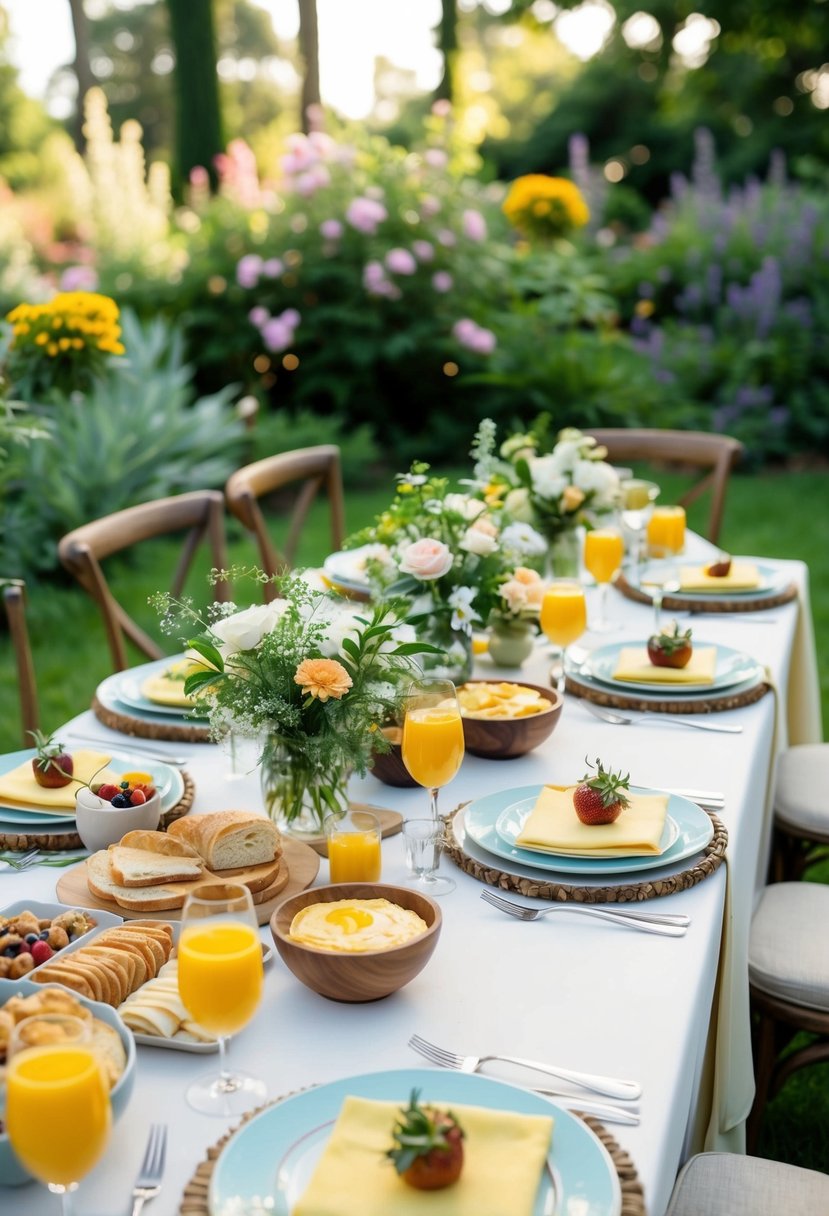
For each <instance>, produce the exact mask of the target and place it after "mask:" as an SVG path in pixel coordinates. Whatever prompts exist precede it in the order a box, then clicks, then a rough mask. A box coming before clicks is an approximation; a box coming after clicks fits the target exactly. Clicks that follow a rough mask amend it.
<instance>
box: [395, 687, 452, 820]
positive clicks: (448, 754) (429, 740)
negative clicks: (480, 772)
mask: <svg viewBox="0 0 829 1216" xmlns="http://www.w3.org/2000/svg"><path fill="white" fill-rule="evenodd" d="M463 752H464V743H463V722H462V720H461V707H460V705H459V704H458V694H457V692H456V691H455V685H454V684H453V683H452V681H451V680H436V679H435V680H430V679H424V680H419V681H418V682H417V683H416V684H413V685H412V687H411V688H410V690H409V692H408V693H407V695H406V699H405V705H404V718H403V743H402V750H401V755H402V757H403V763H404V764H405V766H406V768H407V770H408V772H409V774H410V776H412V777H414V779H415V781H416V782H417V783H418V785H423V786H425V787H426V789H427V790H428V791H429V799H430V806H431V812H432V818H433V819H434V820H435V821H437V820H438V819H439V815H438V790H439V789H441V788H442V787H443V786H444V785H448V783H449V782H450V781H451V780H452V778H453V777H454V776H455V774H456V773H457V771H458V769H459V768H460V766H461V761H462V760H463Z"/></svg>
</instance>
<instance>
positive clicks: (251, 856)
mask: <svg viewBox="0 0 829 1216" xmlns="http://www.w3.org/2000/svg"><path fill="white" fill-rule="evenodd" d="M167 834H168V835H169V836H172V837H175V839H176V840H185V841H187V843H188V844H192V845H193V846H194V847H195V848H196V849H198V851H199V853H200V854H201V856H202V857H203V858H204V860H205V861H206V862H207V865H208V867H209V868H210V869H211V870H230V869H240V868H247V867H248V866H255V865H259V864H261V863H262V862H268V861H276V860H277V858H279V857H280V856H281V853H282V839H281V837H280V835H279V830H278V829H277V827H276V826H275V824H273V823H271V821H270V819H265V818H264V817H263V816H262V815H253V814H251V813H250V812H249V811H215V812H213V814H210V815H186V816H185V817H184V818H183V819H177V820H176V821H175V822H174V823H171V824H170V826H169V828H168V830H167Z"/></svg>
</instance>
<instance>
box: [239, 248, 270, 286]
mask: <svg viewBox="0 0 829 1216" xmlns="http://www.w3.org/2000/svg"><path fill="white" fill-rule="evenodd" d="M263 266H264V262H263V261H262V258H261V257H260V256H259V254H258V253H246V254H245V256H244V257H243V258H240V259H239V261H238V262H237V264H236V282H237V283H238V284H239V286H240V287H246V288H251V287H256V286H257V285H258V283H259V276H260V275H261V274H262V267H263Z"/></svg>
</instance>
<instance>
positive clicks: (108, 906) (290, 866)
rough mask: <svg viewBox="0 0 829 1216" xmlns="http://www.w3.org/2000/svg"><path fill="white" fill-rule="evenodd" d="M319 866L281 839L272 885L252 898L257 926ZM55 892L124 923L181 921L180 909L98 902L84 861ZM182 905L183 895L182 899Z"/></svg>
mask: <svg viewBox="0 0 829 1216" xmlns="http://www.w3.org/2000/svg"><path fill="white" fill-rule="evenodd" d="M319 866H320V859H319V856H318V855H317V853H315V852H314V850H313V849H312V848H309V846H308V845H307V844H302V843H301V842H300V841H298V840H292V839H291V838H290V837H289V836H283V837H282V865H281V866H280V868H279V873H278V874H277V877H276V880H275V882H272V883H271V885H270V886H269V887H266V888H265V890H263V891H257V892H255V893H254V895H253V903H254V907H255V909H256V918H257V920H258V921H259V924H260V925H266V924H267V923H268V921H269V920H270V917H271V913H272V912H273V910H274V908H275V907H276V906H277V904H279V903H281V902H282V900H283V899H286V898H287V897H288V896H289V895H296V893H297V892H298V891H304V890H305V888H306V887H310V885H311V883H312V882H313V881H314V879H315V878H316V876H317V873H318V872H319ZM210 877H211V875H210V874H208V873H206V874H205V881H208V880H209V878H210ZM216 877H218V878H221V877H222V875H221V874H218V875H216ZM55 892H56V894H57V897H58V899H59V900H60V902H61V903H63V904H70V905H71V906H72V907H75V908H100V910H101V911H102V912H114V913H115V915H116V916H122V917H123V918H124V920H142V919H144V920H146V919H147V918H148V917H149V918H151V919H156V920H180V919H181V909H180V908H173V909H170V908H165V909H164V911H163V912H147V911H145V910H142V909H140V908H134V909H131V908H122V907H121V905H120V904H116V903H115V901H114V900H109V899H99V898H98V896H97V895H93V894H92V892H91V891H90V889H89V886H88V885H87V881H86V862H85V861H82V862H81V863H80V864H79V865H77V866H73V867H72V868H71V869H70V870H65V871H64V873H63V874H61V876H60V878H59V879H58V882H57V886H56V887H55ZM183 903H184V896H182V904H183Z"/></svg>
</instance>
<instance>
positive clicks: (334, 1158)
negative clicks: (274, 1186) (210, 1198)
mask: <svg viewBox="0 0 829 1216" xmlns="http://www.w3.org/2000/svg"><path fill="white" fill-rule="evenodd" d="M408 1097H409V1095H408V1094H406V1095H405V1096H404V1095H401V1101H400V1102H399V1103H394V1102H372V1101H369V1100H368V1099H367V1098H354V1097H348V1098H346V1099H345V1101H344V1102H343V1105H342V1109H341V1111H340V1115H339V1118H338V1119H337V1122H336V1123H335V1125H334V1130H333V1131H332V1133H331V1137H330V1139H329V1141H328V1144H327V1145H326V1147H325V1151H324V1152H323V1154H322V1157H321V1158H320V1160H319V1162H318V1163H317V1167H316V1169H315V1170H314V1173H313V1176H312V1178H311V1181H310V1182H309V1184H308V1186H307V1188H306V1190H305V1194H304V1195H303V1196H302V1198H301V1199H300V1200H299V1203H297V1204H296V1206H295V1207H294V1208H293V1210H292V1213H291V1216H426V1214H427V1213H431V1214H432V1216H438V1213H439V1216H506V1214H507V1213H509V1216H532V1211H533V1206H534V1203H535V1196H536V1193H537V1191H538V1186H539V1182H540V1181H541V1174H542V1170H543V1168H544V1160H545V1158H546V1156H547V1153H548V1151H549V1147H550V1136H551V1134H552V1129H553V1120H552V1118H549V1117H548V1116H546V1115H519V1114H515V1113H514V1112H511V1111H497V1110H485V1109H483V1108H481V1107H478V1106H458V1105H456V1104H455V1103H454V1102H453V1103H452V1104H451V1109H452V1111H453V1113H454V1114H456V1115H457V1117H458V1122H459V1123H460V1125H461V1127H462V1128H463V1129H464V1132H465V1133H466V1135H465V1138H464V1166H463V1173H462V1174H461V1176H460V1178H459V1179H458V1181H457V1182H456V1183H454V1184H453V1185H452V1186H449V1187H446V1188H445V1189H444V1190H442V1191H416V1190H414V1189H413V1188H412V1187H410V1186H409V1185H408V1183H406V1182H404V1181H403V1179H402V1178H400V1177H399V1176H398V1174H397V1172H396V1170H395V1168H394V1165H393V1164H392V1162H391V1161H389V1160H388V1158H386V1157H384V1155H383V1154H384V1153H385V1152H386V1150H387V1149H389V1148H391V1147H392V1128H393V1127H394V1124H395V1122H396V1121H397V1117H398V1114H399V1112H400V1110H401V1109H402V1108H403V1107H404V1106H405V1105H406V1103H407V1101H408ZM423 1100H424V1101H428V1095H424V1098H423ZM441 1105H443V1104H441Z"/></svg>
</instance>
